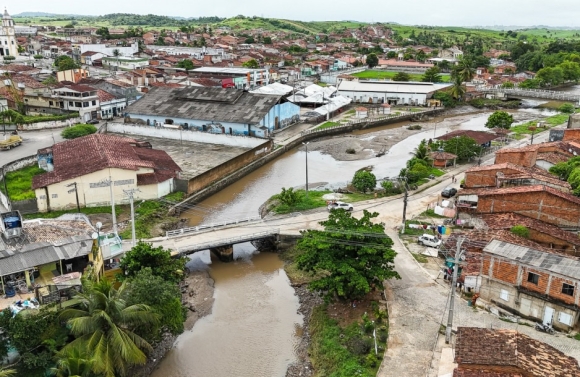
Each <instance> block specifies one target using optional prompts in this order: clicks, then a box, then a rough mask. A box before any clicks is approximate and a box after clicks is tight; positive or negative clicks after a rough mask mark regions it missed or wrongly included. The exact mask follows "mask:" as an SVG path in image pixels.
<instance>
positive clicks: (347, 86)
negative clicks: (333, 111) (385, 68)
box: [338, 80, 438, 94]
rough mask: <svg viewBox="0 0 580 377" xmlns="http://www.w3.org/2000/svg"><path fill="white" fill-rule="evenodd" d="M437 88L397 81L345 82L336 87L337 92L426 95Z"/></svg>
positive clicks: (429, 84)
mask: <svg viewBox="0 0 580 377" xmlns="http://www.w3.org/2000/svg"><path fill="white" fill-rule="evenodd" d="M437 89H438V88H437V87H436V86H435V85H434V84H432V83H422V82H397V81H347V80H343V81H341V82H340V84H339V85H338V91H339V92H342V91H354V92H385V93H387V92H391V93H420V94H428V93H431V92H434V91H435V90H437Z"/></svg>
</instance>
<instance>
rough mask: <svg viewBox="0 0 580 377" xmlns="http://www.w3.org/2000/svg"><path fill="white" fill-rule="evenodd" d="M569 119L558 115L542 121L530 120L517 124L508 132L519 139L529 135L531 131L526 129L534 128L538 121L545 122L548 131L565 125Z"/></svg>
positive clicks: (563, 115)
mask: <svg viewBox="0 0 580 377" xmlns="http://www.w3.org/2000/svg"><path fill="white" fill-rule="evenodd" d="M569 117H570V115H568V114H558V115H553V116H551V117H547V118H544V119H537V120H531V121H529V122H526V123H523V124H518V125H517V126H513V127H511V128H510V131H511V132H513V133H514V134H515V135H516V138H521V137H522V136H523V135H531V134H532V131H530V130H529V129H528V128H530V127H535V126H536V125H537V124H538V121H540V120H541V121H544V122H546V125H547V127H546V129H548V128H552V127H555V126H559V125H560V124H563V123H566V122H567V121H568V118H569ZM540 132H541V131H538V130H536V131H535V132H534V134H538V133H540Z"/></svg>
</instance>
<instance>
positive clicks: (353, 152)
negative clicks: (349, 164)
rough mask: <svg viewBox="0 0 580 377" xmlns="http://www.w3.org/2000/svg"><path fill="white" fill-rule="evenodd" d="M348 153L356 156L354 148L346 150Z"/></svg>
mask: <svg viewBox="0 0 580 377" xmlns="http://www.w3.org/2000/svg"><path fill="white" fill-rule="evenodd" d="M346 153H348V154H356V151H355V150H354V149H353V148H348V149H347V150H346Z"/></svg>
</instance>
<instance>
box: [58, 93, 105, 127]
mask: <svg viewBox="0 0 580 377" xmlns="http://www.w3.org/2000/svg"><path fill="white" fill-rule="evenodd" d="M53 94H54V96H56V97H57V98H59V99H60V100H61V101H62V108H63V110H68V111H78V112H79V115H80V117H81V118H82V119H83V121H85V122H86V121H89V120H91V119H97V110H98V109H99V108H100V104H99V96H98V94H97V89H95V88H91V87H90V86H87V85H79V84H75V85H69V86H64V87H62V88H56V89H54V90H53Z"/></svg>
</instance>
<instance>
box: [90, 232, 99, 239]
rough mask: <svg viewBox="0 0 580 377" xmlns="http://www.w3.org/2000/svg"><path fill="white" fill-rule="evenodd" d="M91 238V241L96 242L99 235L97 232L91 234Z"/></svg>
mask: <svg viewBox="0 0 580 377" xmlns="http://www.w3.org/2000/svg"><path fill="white" fill-rule="evenodd" d="M91 238H92V239H93V240H96V239H97V238H99V234H98V233H97V232H93V234H91Z"/></svg>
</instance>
